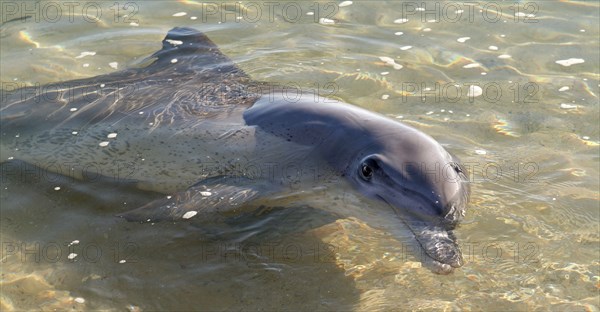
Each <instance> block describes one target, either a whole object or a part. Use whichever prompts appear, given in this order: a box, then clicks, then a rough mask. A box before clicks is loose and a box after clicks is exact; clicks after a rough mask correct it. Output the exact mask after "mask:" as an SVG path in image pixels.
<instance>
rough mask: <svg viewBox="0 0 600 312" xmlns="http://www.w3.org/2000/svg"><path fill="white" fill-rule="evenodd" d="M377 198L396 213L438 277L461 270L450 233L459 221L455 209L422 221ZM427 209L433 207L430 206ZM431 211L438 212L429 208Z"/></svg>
mask: <svg viewBox="0 0 600 312" xmlns="http://www.w3.org/2000/svg"><path fill="white" fill-rule="evenodd" d="M379 197H380V198H381V199H382V200H383V201H384V202H386V203H387V204H388V205H389V206H390V207H391V208H392V209H393V210H394V212H396V215H398V216H399V217H400V219H402V221H403V222H404V223H405V224H406V225H407V227H408V228H409V229H410V230H411V232H412V233H413V234H414V235H415V238H416V240H417V242H418V243H419V245H420V246H421V247H422V248H423V250H424V251H425V254H426V255H427V256H428V257H430V258H431V260H433V264H434V267H437V268H438V269H437V271H438V272H437V273H441V274H447V273H450V272H451V271H452V268H458V267H461V266H463V264H464V260H463V257H462V252H461V249H460V246H459V245H458V242H457V239H456V236H455V235H454V232H453V231H452V230H453V229H454V228H455V227H456V225H457V222H458V221H459V220H460V219H461V217H460V215H461V212H460V211H461V209H459V208H458V207H457V205H451V206H449V207H450V208H449V209H448V210H447V213H446V214H445V215H444V216H440V217H439V219H437V220H436V219H434V218H432V217H431V216H427V217H425V218H424V217H423V216H422V215H418V214H414V213H412V212H411V209H410V207H406V206H402V205H394V204H392V203H390V201H388V200H386V199H385V198H384V197H382V196H379ZM414 204H416V205H427V204H429V203H423V202H415V203H414ZM429 205H433V203H431V204H429ZM407 208H408V209H407ZM431 209H437V208H435V207H432V208H431Z"/></svg>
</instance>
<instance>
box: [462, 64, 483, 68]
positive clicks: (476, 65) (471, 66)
mask: <svg viewBox="0 0 600 312" xmlns="http://www.w3.org/2000/svg"><path fill="white" fill-rule="evenodd" d="M479 66H481V65H479V64H478V63H471V64H467V65H465V66H463V68H475V67H479Z"/></svg>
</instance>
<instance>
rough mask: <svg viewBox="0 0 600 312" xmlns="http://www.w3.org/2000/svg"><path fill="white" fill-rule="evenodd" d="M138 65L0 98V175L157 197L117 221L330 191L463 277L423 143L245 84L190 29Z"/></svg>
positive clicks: (400, 127) (429, 146)
mask: <svg viewBox="0 0 600 312" xmlns="http://www.w3.org/2000/svg"><path fill="white" fill-rule="evenodd" d="M145 64H146V66H141V67H139V68H130V69H126V70H122V71H118V72H115V73H112V74H108V75H102V76H97V77H93V78H89V79H82V80H73V81H68V82H62V83H54V84H49V85H46V86H42V87H39V86H38V87H27V88H21V89H15V90H3V93H2V96H1V100H2V101H1V108H0V116H1V125H2V127H1V149H0V157H1V159H2V162H3V165H6V164H7V161H8V160H11V159H15V160H19V161H23V162H26V163H29V164H33V165H36V166H38V167H40V168H42V169H44V170H47V171H51V172H55V173H59V174H63V175H66V176H69V177H73V178H75V179H79V180H96V179H102V180H103V181H104V180H105V181H114V182H115V183H133V185H135V187H137V188H139V189H143V190H150V191H155V192H160V193H164V194H165V195H167V196H164V197H162V198H160V199H157V200H153V201H150V202H149V203H147V204H146V205H144V206H142V207H139V208H137V209H135V210H133V211H129V212H125V213H123V214H121V215H120V216H121V217H123V218H125V219H127V220H129V221H142V222H147V221H152V222H156V221H160V220H181V219H189V218H201V217H202V215H203V213H214V212H222V213H225V214H227V213H234V212H236V211H238V210H239V209H241V208H242V207H252V206H253V205H254V204H255V203H257V202H260V201H261V200H263V199H265V198H277V197H278V196H279V195H280V194H286V193H292V192H297V191H298V190H310V189H315V188H319V187H322V186H323V185H326V184H327V185H328V187H336V184H335V183H329V184H328V183H327V181H330V180H332V179H334V180H335V179H337V181H340V183H344V185H347V186H348V187H349V189H351V190H352V192H355V193H356V194H359V195H360V196H359V197H361V198H366V199H368V201H370V202H374V203H376V204H378V205H381V206H382V207H385V209H391V210H393V211H394V213H395V214H396V215H397V219H398V227H403V226H404V225H403V224H405V225H406V226H407V227H408V228H409V229H410V230H411V231H412V233H413V234H414V236H415V238H416V240H417V242H418V243H419V245H420V246H421V247H422V249H423V251H424V252H425V254H426V256H427V257H428V258H429V259H428V260H430V261H431V262H432V263H433V264H434V269H433V271H434V272H437V273H449V272H451V271H452V270H453V268H457V267H460V266H462V265H463V259H462V255H461V251H460V248H459V245H458V242H457V240H456V237H455V235H454V233H453V230H454V229H455V227H456V226H457V225H458V223H459V222H460V221H461V219H462V218H463V216H464V214H465V210H466V206H467V202H468V200H469V192H470V191H469V184H468V181H467V178H466V176H467V175H466V172H465V170H464V169H463V167H462V166H461V165H460V163H459V161H458V160H457V159H456V158H455V157H453V156H452V155H451V154H449V153H448V152H447V151H446V150H445V149H444V148H443V147H442V146H441V145H440V144H439V143H437V142H436V141H435V140H434V139H432V138H431V137H429V136H427V135H426V134H424V133H422V132H420V131H419V130H416V129H414V128H411V127H409V126H406V125H404V124H402V123H400V122H397V121H395V120H391V119H389V118H386V117H384V116H381V115H379V114H376V113H373V112H370V111H367V110H364V109H361V108H359V107H356V106H352V105H350V104H345V103H341V102H338V101H327V102H326V103H324V102H323V101H317V100H315V97H314V95H313V94H308V95H303V96H298V97H296V96H295V95H291V96H290V95H289V94H286V92H282V90H281V88H277V87H273V86H272V85H269V84H266V83H259V82H256V81H253V80H252V79H250V77H248V76H247V75H246V74H245V73H244V72H243V71H242V70H240V69H239V68H238V67H237V66H236V65H235V64H233V62H232V61H231V60H230V59H229V58H228V57H226V56H225V55H224V54H222V53H221V52H220V51H219V49H218V48H217V47H216V45H215V44H214V43H212V42H211V41H210V40H209V39H208V38H207V37H206V36H205V35H204V34H202V33H200V32H199V31H197V30H194V29H189V28H174V29H172V30H171V31H169V32H168V34H167V36H166V38H165V39H164V40H163V47H162V49H161V50H159V51H158V52H156V53H154V54H153V55H152V56H151V57H149V58H148V59H147V60H146V62H145ZM361 209H362V207H361ZM364 209H365V210H366V209H369V207H364ZM375 226H376V225H375Z"/></svg>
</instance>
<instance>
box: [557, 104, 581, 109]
mask: <svg viewBox="0 0 600 312" xmlns="http://www.w3.org/2000/svg"><path fill="white" fill-rule="evenodd" d="M560 108H562V109H574V108H577V105H573V104H567V103H561V104H560Z"/></svg>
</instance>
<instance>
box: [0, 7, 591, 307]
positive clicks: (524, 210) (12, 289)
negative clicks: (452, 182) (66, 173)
mask: <svg viewBox="0 0 600 312" xmlns="http://www.w3.org/2000/svg"><path fill="white" fill-rule="evenodd" d="M115 3H116V4H118V5H116V6H115ZM10 4H16V7H14V6H11V5H10ZM2 5H3V7H2V19H3V20H2V22H5V23H4V24H2V26H0V52H1V56H2V57H1V60H0V66H1V72H0V81H1V82H2V89H3V90H4V92H6V90H12V89H14V87H20V86H30V85H34V86H35V85H40V86H42V85H44V84H46V83H50V82H60V81H69V80H72V79H77V78H85V77H92V76H96V75H100V74H106V73H110V72H114V71H115V70H118V69H123V68H127V67H131V66H142V65H143V60H144V59H145V58H146V57H147V56H149V55H150V54H152V53H153V52H154V51H156V50H158V49H160V47H161V43H160V42H161V40H162V38H163V37H164V35H165V34H166V32H167V31H168V30H169V29H171V28H173V27H175V26H189V27H194V28H196V29H199V30H201V31H203V32H205V33H206V34H207V35H208V36H209V37H210V38H211V39H212V40H213V41H214V42H215V43H216V44H217V45H219V47H220V48H221V50H222V51H223V52H224V53H225V54H226V55H228V56H229V57H230V58H232V59H233V60H234V61H235V62H236V63H237V64H238V65H239V66H240V67H241V68H242V69H243V70H244V71H245V72H246V73H248V74H249V75H250V76H251V77H253V78H254V79H256V80H260V81H267V82H274V83H281V84H288V83H289V84H294V85H295V86H299V87H302V88H303V89H315V88H317V89H319V92H320V93H321V94H322V95H327V96H331V97H335V98H337V99H341V100H344V101H346V102H348V103H351V104H354V105H358V106H361V107H365V108H368V109H370V110H373V111H377V112H379V113H382V114H386V115H389V116H390V118H394V119H398V120H400V121H402V122H405V123H407V124H409V125H412V126H414V127H416V128H419V129H421V130H423V131H424V132H426V133H428V134H430V135H431V136H433V137H434V138H436V139H437V140H438V141H439V142H440V143H442V144H443V145H444V146H445V147H446V148H447V149H448V150H450V151H451V152H452V153H454V154H455V155H457V156H458V157H459V158H461V159H462V161H463V162H464V163H466V164H467V165H468V166H469V167H470V172H471V180H472V196H471V198H472V202H471V205H470V208H469V209H470V210H469V211H468V212H467V217H466V220H465V222H464V224H463V225H462V226H461V227H460V228H459V229H458V230H457V233H456V234H457V236H458V237H459V239H460V241H461V243H462V244H463V252H464V254H465V260H466V264H465V266H464V267H462V268H460V269H458V270H456V271H455V272H454V273H453V274H451V275H448V276H440V275H435V274H433V273H431V272H430V271H429V270H427V269H426V268H424V267H423V266H422V264H421V262H420V260H419V259H418V256H417V257H415V254H414V253H413V252H411V248H412V247H414V245H413V244H414V242H413V241H412V240H411V238H410V235H406V236H405V237H398V236H397V235H392V234H390V232H389V231H387V230H386V229H384V228H379V227H378V226H377V224H372V223H366V222H364V221H363V220H359V219H356V218H342V219H336V218H335V216H333V215H332V214H331V213H328V212H327V211H322V210H319V209H315V208H314V207H312V206H311V205H309V204H308V202H309V201H308V200H307V201H304V200H302V199H300V200H289V201H285V200H283V201H282V206H286V207H292V209H283V208H281V207H274V208H273V209H265V210H263V211H259V212H256V213H246V214H243V215H240V216H233V217H231V218H229V219H228V220H225V221H218V222H217V221H215V222H212V221H211V220H205V222H196V223H157V224H136V223H127V222H124V221H123V220H120V219H117V218H115V217H114V215H115V214H117V213H120V212H123V211H126V210H129V209H133V208H135V207H138V206H140V205H143V204H144V203H146V202H147V201H148V200H149V199H153V198H157V197H158V196H161V195H159V194H155V193H148V192H142V191H139V190H135V189H133V188H131V187H127V186H123V185H115V184H111V183H100V182H96V183H87V184H86V183H79V182H77V181H73V180H72V179H69V178H68V177H63V176H57V175H53V174H51V173H48V172H44V171H39V170H37V169H35V168H33V167H31V166H29V165H26V164H23V163H19V162H18V161H17V160H15V159H2V161H3V174H2V188H1V195H0V206H1V213H2V215H1V218H0V221H1V230H0V231H1V232H0V233H1V235H2V257H1V261H2V263H1V264H2V269H1V273H2V277H1V281H0V283H1V284H0V286H1V287H2V294H1V298H0V300H1V308H2V310H29V309H44V310H50V309H61V310H62V309H76V310H82V309H87V310H91V309H109V310H123V309H129V310H132V311H138V310H360V311H372V310H398V309H401V310H439V309H446V310H460V309H463V310H496V311H505V310H522V311H524V310H528V311H529V310H548V309H554V310H569V311H578V310H581V311H597V310H598V307H599V303H598V302H599V293H598V291H599V287H600V277H599V276H600V272H599V270H600V267H599V261H598V259H600V250H599V248H598V244H599V241H600V235H599V228H598V224H599V223H598V222H599V221H600V220H599V219H600V218H599V200H600V198H599V195H598V189H599V187H600V185H599V181H598V180H599V179H598V176H599V172H598V171H599V170H598V168H599V159H600V157H599V147H598V146H599V145H598V144H599V139H600V138H599V137H600V131H599V126H598V116H599V105H598V94H599V80H600V76H599V60H600V55H599V54H600V53H599V51H600V45H599V40H598V38H599V35H600V34H599V26H598V25H599V16H600V15H599V14H600V6H599V5H598V3H596V2H566V1H559V2H550V1H543V2H542V1H539V2H516V3H514V2H509V3H503V2H502V3H501V2H481V3H478V4H474V5H467V4H465V3H460V2H425V3H424V5H423V4H422V3H421V2H400V1H369V2H366V1H364V2H362V1H354V2H350V1H344V2H308V1H306V2H305V1H300V2H274V4H273V5H272V7H271V11H270V10H269V6H267V5H265V4H263V3H255V2H241V3H237V2H230V3H229V2H228V3H227V4H223V5H218V6H214V5H212V4H204V5H203V4H202V3H201V2H197V1H192V0H184V1H177V2H167V1H147V2H142V1H133V2H125V1H122V2H119V1H117V2H98V1H96V2H82V1H79V2H78V6H75V7H74V8H73V14H69V7H68V6H66V5H65V3H61V2H50V1H40V2H28V3H27V4H26V5H30V6H29V7H23V6H22V5H21V2H3V3H2ZM436 5H437V6H436ZM84 6H85V8H86V10H84ZM36 8H37V9H36ZM423 9H424V10H425V11H423ZM27 10H29V11H27ZM31 10H34V11H33V12H36V14H32V13H31V12H30V11H31ZM53 10H54V11H56V10H59V11H60V12H61V13H62V15H60V16H57V15H56V14H54V13H53V12H54V11H53ZM461 10H462V12H461ZM27 12H30V13H27ZM57 12H58V11H57ZM94 12H101V13H102V14H101V15H98V14H95V13H94ZM311 13H312V14H311ZM27 16H30V17H27ZM390 60H393V62H392V61H390ZM395 64H397V65H395ZM566 65H569V66H566ZM480 90H481V92H479V91H480ZM480 93H481V94H480ZM3 156H4V155H3ZM7 164H8V165H7ZM7 168H10V170H8V171H7ZM15 168H17V169H18V171H16V172H17V174H15V171H14V170H15ZM7 172H10V174H9V173H7ZM317 200H320V201H322V202H323V203H324V205H325V206H327V205H329V206H336V207H347V209H359V208H360V200H359V199H357V198H354V197H352V196H351V195H348V196H323V197H322V198H318V199H317ZM313 202H314V199H313ZM367 213H369V212H367ZM373 218H374V217H372V218H371V219H373ZM381 218H382V221H383V219H385V216H381ZM399 227H401V225H400V224H399ZM70 254H76V255H75V256H71V258H72V259H70V257H69V255H70Z"/></svg>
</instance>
